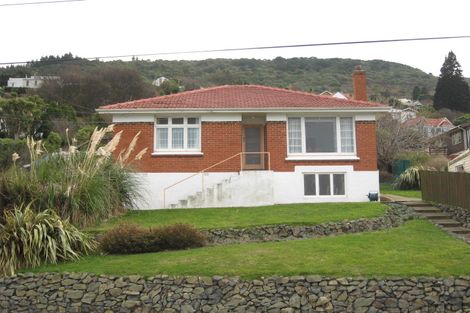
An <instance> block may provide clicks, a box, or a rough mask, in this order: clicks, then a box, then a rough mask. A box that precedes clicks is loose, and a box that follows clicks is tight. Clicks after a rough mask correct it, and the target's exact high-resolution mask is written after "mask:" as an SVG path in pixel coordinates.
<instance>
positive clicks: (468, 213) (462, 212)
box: [436, 204, 470, 228]
mask: <svg viewBox="0 0 470 313" xmlns="http://www.w3.org/2000/svg"><path fill="white" fill-rule="evenodd" d="M436 206H437V207H438V208H440V209H441V210H442V211H444V212H446V213H448V214H450V215H451V216H452V218H453V219H454V220H456V221H458V222H460V223H462V225H463V226H464V227H467V228H470V210H468V209H464V208H460V207H456V206H451V205H445V204H436Z"/></svg>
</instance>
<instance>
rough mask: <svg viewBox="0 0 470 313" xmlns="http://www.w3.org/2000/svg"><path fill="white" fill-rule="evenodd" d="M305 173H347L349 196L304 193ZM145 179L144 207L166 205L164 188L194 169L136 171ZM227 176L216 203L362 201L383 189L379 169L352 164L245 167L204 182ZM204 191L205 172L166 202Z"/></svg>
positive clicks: (173, 191)
mask: <svg viewBox="0 0 470 313" xmlns="http://www.w3.org/2000/svg"><path fill="white" fill-rule="evenodd" d="M304 173H344V174H345V180H346V181H345V184H346V195H345V196H315V197H312V196H304V180H303V174H304ZM136 175H137V177H138V179H139V180H140V181H141V187H142V188H141V189H142V191H143V195H144V198H145V200H144V201H143V202H141V203H139V208H140V209H162V208H163V189H164V188H165V187H166V186H169V185H171V184H173V183H175V182H177V181H178V180H181V179H184V178H186V177H188V176H190V175H191V173H141V174H136ZM224 179H229V180H230V183H225V184H224V185H223V197H222V199H221V200H219V201H217V202H214V203H213V204H212V205H207V206H213V207H231V206H259V205H270V204H278V203H279V204H280V203H316V202H361V201H369V199H368V198H367V195H368V193H369V192H371V191H374V192H378V191H379V174H378V171H353V167H352V166H296V168H295V171H294V172H272V171H243V172H240V173H236V172H224V173H206V174H205V176H204V184H205V186H206V187H213V186H215V185H216V184H217V183H220V182H222V181H223V180H224ZM198 191H201V175H197V176H195V177H193V178H190V179H188V180H187V181H185V182H183V183H181V184H179V185H177V186H175V187H173V188H171V189H169V191H168V192H167V194H166V206H167V207H169V205H170V204H172V203H175V204H176V203H178V201H179V200H184V199H187V198H188V197H189V196H192V195H195V194H196V192H198Z"/></svg>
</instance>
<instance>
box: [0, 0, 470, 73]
mask: <svg viewBox="0 0 470 313" xmlns="http://www.w3.org/2000/svg"><path fill="white" fill-rule="evenodd" d="M29 1H39V0H28V1H24V2H29ZM16 2H21V0H0V4H5V3H16ZM469 12H470V1H468V0H452V1H434V0H428V1H424V0H423V1H413V0H406V1H402V0H394V1H377V0H375V1H374V0H371V1H359V0H356V1H350V0H344V1H340V0H329V1H314V0H310V1H300V0H299V1H296V0H290V1H285V0H284V1H281V0H279V1H276V0H270V1H269V0H266V1H264V0H233V1H232V0H225V1H224V0H218V1H216V0H214V1H209V0H198V1H195V0H193V1H182V0H180V1H178V0H165V1H157V0H154V1H151V0H87V1H84V2H71V3H61V4H45V5H26V6H0V24H1V26H2V30H3V34H4V36H3V40H2V44H1V46H2V47H1V49H0V62H11V61H24V60H31V59H38V58H40V57H41V56H44V55H51V54H52V55H62V54H64V53H67V52H71V53H73V54H74V55H78V56H81V57H95V56H106V55H127V54H142V53H156V52H166V51H181V50H183V51H184V50H202V49H218V48H236V47H250V46H266V45H289V44H306V43H321V42H339V41H356V40H377V39H394V38H410V37H435V36H456V35H470V15H469V14H470V13H469ZM449 50H453V51H454V52H455V54H456V55H457V59H458V60H459V62H460V64H461V65H462V68H463V71H464V75H465V76H467V77H468V76H470V39H458V40H441V41H429V42H408V43H386V44H373V45H372V44H368V45H354V46H335V47H312V48H295V49H294V48H290V49H275V50H263V51H245V52H228V53H206V54H191V55H172V56H165V57H159V58H164V59H172V60H174V59H206V58H219V57H220V58H241V57H244V58H261V59H271V58H274V57H276V56H282V57H286V58H289V57H318V58H332V57H339V58H355V59H364V60H371V59H381V60H386V61H394V62H399V63H403V64H407V65H410V66H413V67H416V68H419V69H421V70H423V71H425V72H427V73H433V74H435V75H438V74H439V70H440V67H441V65H442V63H443V61H444V57H445V55H446V54H447V53H448V52H449Z"/></svg>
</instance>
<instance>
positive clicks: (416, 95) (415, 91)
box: [411, 86, 421, 101]
mask: <svg viewBox="0 0 470 313" xmlns="http://www.w3.org/2000/svg"><path fill="white" fill-rule="evenodd" d="M420 96H421V88H419V87H418V86H415V87H414V88H413V93H412V95H411V100H414V101H418V100H419V97H420Z"/></svg>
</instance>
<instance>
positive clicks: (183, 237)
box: [151, 224, 205, 250]
mask: <svg viewBox="0 0 470 313" xmlns="http://www.w3.org/2000/svg"><path fill="white" fill-rule="evenodd" d="M151 232H153V233H155V234H156V236H157V237H158V242H159V247H160V248H161V249H162V250H181V249H187V248H196V247H202V246H203V245H204V240H205V238H204V236H203V235H202V234H201V232H200V231H199V230H197V229H196V228H194V227H193V226H191V225H188V224H174V225H168V226H163V227H159V228H155V229H152V230H151Z"/></svg>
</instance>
